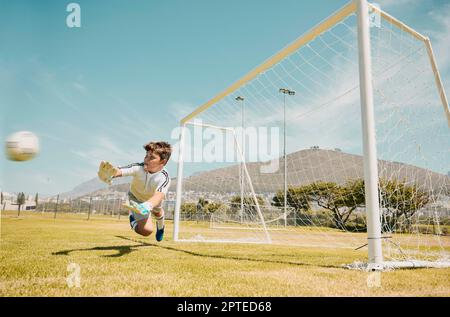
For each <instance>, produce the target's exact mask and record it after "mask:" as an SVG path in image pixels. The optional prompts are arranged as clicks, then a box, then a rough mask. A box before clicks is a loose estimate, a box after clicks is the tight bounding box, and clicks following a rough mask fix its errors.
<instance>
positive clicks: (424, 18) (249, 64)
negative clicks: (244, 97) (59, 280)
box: [0, 0, 450, 195]
mask: <svg viewBox="0 0 450 317" xmlns="http://www.w3.org/2000/svg"><path fill="white" fill-rule="evenodd" d="M70 2H71V1H62V0H53V1H32V0H29V1H24V0H18V1H6V0H2V1H1V2H0V106H1V113H2V117H1V119H0V120H1V121H0V124H1V130H0V133H1V137H2V139H4V137H5V136H6V135H8V134H10V133H12V132H15V131H19V130H30V131H34V132H35V133H36V134H37V135H38V136H39V137H40V142H41V153H40V155H39V156H38V157H37V158H36V159H34V160H32V161H29V162H25V163H16V162H11V161H8V160H6V159H5V157H4V155H1V156H0V166H1V168H2V175H1V178H0V188H1V189H2V190H3V191H8V192H17V191H25V192H29V193H33V192H37V191H38V192H40V193H42V194H44V195H48V194H55V193H59V192H64V191H68V190H70V189H72V188H73V187H74V186H76V185H78V184H79V183H81V182H83V181H86V180H89V179H91V178H93V177H95V176H96V171H97V166H98V164H99V161H100V160H102V159H103V160H109V161H111V162H112V163H114V164H117V165H124V164H128V163H130V162H136V161H141V160H142V157H143V155H144V152H143V150H142V144H144V143H146V142H147V141H149V140H169V141H171V142H172V143H174V142H176V140H171V139H170V135H171V132H172V129H173V128H174V127H176V126H178V122H179V120H180V119H181V118H182V117H183V116H185V115H187V114H188V113H189V112H191V111H192V110H194V109H195V108H196V107H198V106H199V105H201V104H202V103H204V102H205V101H207V100H208V99H210V98H211V97H212V96H214V95H215V94H217V93H218V92H220V91H222V90H223V89H224V88H225V87H228V86H229V85H230V84H231V83H233V82H235V81H236V80H237V79H239V78H240V77H241V76H243V75H244V74H246V73H247V72H248V71H249V70H251V69H253V68H254V67H255V66H257V65H258V64H260V63H261V62H263V61H264V60H266V59H267V58H268V57H270V56H272V55H273V54H274V53H276V52H277V51H279V50H280V49H281V48H283V47H284V46H286V45H287V44H288V43H290V42H292V41H293V40H295V39H296V38H297V37H298V36H299V35H301V34H303V33H304V32H306V31H307V30H309V29H310V28H311V27H312V26H314V25H315V24H317V23H318V22H320V21H321V20H323V19H324V18H326V17H327V16H329V15H330V14H331V13H333V12H334V11H336V10H337V9H339V8H340V7H342V6H343V5H344V4H346V3H347V2H348V1H346V0H333V1H329V0H316V1H298V0H278V1H275V0H264V1H261V0H227V1H224V0H221V1H219V0H209V1H206V0H178V1H177V0H164V1H154V0H147V1H142V0H141V1H138V0H136V1H127V2H125V1H100V0H89V1H82V0H79V1H74V2H77V3H78V4H79V5H80V6H81V28H68V27H67V26H66V16H67V15H68V12H66V6H67V4H69V3H70ZM378 3H380V4H381V6H382V8H383V9H385V10H386V11H387V12H389V13H391V14H392V15H394V16H396V17H397V18H399V19H401V20H402V21H404V22H405V23H407V24H409V25H411V26H412V27H413V28H415V29H417V30H418V31H419V32H421V33H423V34H426V35H428V36H430V37H431V39H432V41H433V45H434V49H435V54H436V57H437V60H438V64H439V67H440V70H441V72H442V77H443V80H444V85H445V87H446V89H447V91H450V89H449V84H450V54H449V52H450V21H449V19H448V16H447V15H448V12H450V4H449V1H438V0H432V1H431V0H430V1H419V0H397V1H394V0H384V1H378ZM168 170H169V173H171V176H172V177H174V176H175V174H176V165H175V163H174V162H171V163H169V165H168Z"/></svg>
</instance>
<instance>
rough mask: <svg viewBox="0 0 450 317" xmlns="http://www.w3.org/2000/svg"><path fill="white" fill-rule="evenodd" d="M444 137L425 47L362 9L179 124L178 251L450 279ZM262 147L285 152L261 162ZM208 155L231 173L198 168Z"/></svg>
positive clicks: (209, 163) (448, 117)
mask: <svg viewBox="0 0 450 317" xmlns="http://www.w3.org/2000/svg"><path fill="white" fill-rule="evenodd" d="M373 17H375V21H373V20H372V18H373ZM377 19H378V20H377ZM282 90H283V91H285V92H287V91H290V92H292V94H289V95H287V94H284V95H281V94H280V92H281V91H282ZM244 100H245V103H244V102H243V101H244ZM244 113H245V116H244ZM244 127H245V128H244ZM449 127H450V109H449V105H448V99H447V96H446V93H445V90H444V86H443V83H442V78H441V76H440V74H439V70H438V66H437V63H436V60H435V57H434V53H433V49H432V46H431V42H430V40H429V39H428V38H427V37H425V36H423V35H422V34H420V33H419V32H417V31H415V30H414V29H413V28H411V27H409V26H407V25H406V24H404V23H403V22H401V21H399V20H398V19H396V18H394V17H393V16H391V15H389V14H388V13H386V12H384V11H383V10H382V9H381V8H379V7H378V6H376V5H373V4H370V3H368V2H367V1H366V0H353V1H351V2H349V3H348V4H347V5H345V6H344V7H343V8H342V9H340V10H338V11H337V12H336V13H334V14H332V15H331V16H330V17H329V18H327V19H325V20H324V21H322V22H321V23H319V24H318V25H316V26H315V27H314V28H312V29H311V30H310V31H308V32H306V33H305V34H304V35H302V36H301V37H299V38H298V39H297V40H295V41H294V42H293V43H291V44H290V45H288V46H286V47H285V48H284V49H282V50H281V51H280V52H278V53H276V54H275V55H274V56H272V57H271V58H269V59H268V60H266V61H265V62H263V63H262V64H261V65H259V66H257V67H256V68H255V69H253V70H252V71H250V72H249V73H248V74H247V75H245V76H243V77H242V78H241V79H239V80H238V81H236V82H235V83H234V84H232V85H231V86H230V87H228V88H227V89H225V90H223V91H222V92H221V93H219V94H218V95H217V96H215V97H213V98H212V99H210V100H209V101H207V102H206V103H204V104H203V105H201V106H200V107H199V108H197V109H196V110H194V111H193V112H192V113H190V114H189V115H187V116H186V117H184V118H183V119H181V122H180V128H181V132H180V140H179V147H178V151H179V155H178V174H177V180H176V190H177V193H176V195H177V197H176V208H175V214H174V236H173V237H174V240H175V241H202V242H220V241H223V242H247V243H253V242H256V243H274V244H285V245H299V246H309V247H331V248H335V247H342V248H349V249H353V250H355V252H356V251H358V250H361V248H364V247H365V246H367V253H366V254H367V257H366V260H365V262H366V263H365V265H364V269H368V270H381V269H383V268H391V267H405V266H415V267H417V266H436V267H442V266H447V265H448V263H449V262H448V258H449V254H450V241H449V235H448V233H447V232H449V231H450V175H449V174H447V173H450V171H447V170H446V168H447V169H448V162H449V161H448V157H450V129H449ZM195 128H199V129H198V130H195ZM261 128H263V129H261ZM239 129H242V131H241V132H242V133H241V132H238V130H239ZM274 131H275V132H274ZM280 131H282V133H280ZM277 133H278V134H277ZM262 136H264V137H265V138H263V139H264V140H261V139H262ZM198 137H200V139H201V138H203V139H205V138H206V139H207V144H206V145H205V146H203V143H202V144H200V145H199V144H192V141H193V139H196V138H197V139H198ZM227 138H229V141H230V142H228V143H227V141H226V140H227ZM267 138H270V141H268V140H267ZM218 140H220V142H216V144H219V145H218V146H212V145H211V144H212V143H214V142H213V141H218ZM222 140H225V141H224V142H223V141H222ZM194 143H195V142H194ZM267 143H270V144H272V147H271V149H272V148H275V149H277V150H278V152H276V151H275V152H276V153H275V152H274V153H272V152H271V153H269V154H268V155H263V157H260V156H258V155H259V154H260V153H261V152H264V150H265V152H264V153H266V152H270V151H268V150H267ZM231 144H233V145H231ZM273 144H275V145H273ZM280 144H281V146H280ZM202 147H203V148H204V149H203V152H205V149H206V148H208V150H207V151H206V152H208V151H209V150H210V151H209V154H210V156H213V157H215V158H217V157H218V156H220V155H219V154H220V153H222V154H223V156H227V157H228V155H231V156H232V157H233V158H234V159H233V160H222V161H220V160H208V159H207V160H205V159H204V157H202V159H200V160H196V159H195V157H193V156H195V154H194V155H193V154H192V153H194V152H196V151H197V152H198V151H199V150H200V152H202ZM213 147H214V150H211V149H212V148H213ZM269 147H270V146H269ZM261 149H264V150H261ZM255 153H258V154H257V155H256V154H255ZM252 155H253V156H252ZM185 174H186V175H185ZM288 210H289V213H288V212H287V211H288ZM280 223H282V224H283V230H274V229H279V228H278V227H279V225H280ZM235 229H245V230H235ZM359 252H360V251H359ZM405 263H408V264H405ZM436 263H437V264H436Z"/></svg>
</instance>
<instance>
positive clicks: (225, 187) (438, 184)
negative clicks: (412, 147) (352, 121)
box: [170, 149, 450, 193]
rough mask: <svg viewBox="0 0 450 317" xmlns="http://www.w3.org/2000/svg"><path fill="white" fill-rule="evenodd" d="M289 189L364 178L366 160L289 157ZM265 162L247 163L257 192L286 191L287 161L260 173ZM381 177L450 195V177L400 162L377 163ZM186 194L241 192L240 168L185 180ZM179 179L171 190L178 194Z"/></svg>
mask: <svg viewBox="0 0 450 317" xmlns="http://www.w3.org/2000/svg"><path fill="white" fill-rule="evenodd" d="M286 160H287V171H288V173H287V174H288V176H287V183H288V186H300V185H306V184H310V183H312V182H317V181H325V182H335V183H338V184H343V183H345V181H346V180H349V179H358V178H364V168H363V157H362V156H360V155H353V154H348V153H344V152H341V151H340V150H323V149H307V150H301V151H298V152H294V153H291V154H289V155H287V156H286ZM267 165H268V162H264V163H247V169H248V172H249V175H250V178H251V180H252V184H253V186H254V188H255V191H256V192H276V191H278V190H281V189H283V184H284V176H283V171H284V160H283V159H280V161H279V168H278V170H277V172H275V173H268V174H265V173H261V167H262V166H267ZM378 170H379V173H380V175H381V177H382V178H385V179H397V180H400V181H406V182H408V183H415V184H417V185H418V186H420V188H421V189H422V190H427V191H428V190H434V191H436V190H438V191H442V192H446V193H448V192H450V177H449V176H447V175H443V174H439V173H436V172H433V171H431V170H427V169H424V168H420V167H416V166H413V165H408V164H404V163H400V162H390V161H383V160H379V161H378ZM183 188H184V191H193V192H221V193H223V192H228V193H231V192H238V191H239V165H238V164H236V165H234V166H230V167H225V168H219V169H215V170H211V171H207V172H203V173H196V174H195V175H191V176H189V177H187V178H185V179H184V180H183ZM175 189H176V180H174V181H172V183H171V188H170V190H172V191H175Z"/></svg>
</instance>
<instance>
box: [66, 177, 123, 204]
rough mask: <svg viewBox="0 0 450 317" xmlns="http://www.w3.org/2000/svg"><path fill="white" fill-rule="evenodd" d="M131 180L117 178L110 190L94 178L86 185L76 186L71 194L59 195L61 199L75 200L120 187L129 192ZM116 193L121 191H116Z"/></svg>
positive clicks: (85, 183)
mask: <svg viewBox="0 0 450 317" xmlns="http://www.w3.org/2000/svg"><path fill="white" fill-rule="evenodd" d="M129 182H130V179H129V178H116V179H114V181H113V184H114V185H113V186H111V188H108V185H106V184H105V183H103V182H102V181H100V180H99V179H98V178H97V177H96V178H93V179H91V180H88V181H86V182H84V183H81V184H80V185H78V186H76V187H75V188H74V189H72V190H71V191H69V192H65V193H61V194H59V198H60V199H75V198H78V197H81V196H84V195H87V194H91V193H93V192H97V191H105V192H108V191H111V190H114V188H116V187H118V186H119V188H121V187H120V186H122V187H126V189H124V190H123V191H126V190H128V186H129ZM116 191H119V190H117V189H116Z"/></svg>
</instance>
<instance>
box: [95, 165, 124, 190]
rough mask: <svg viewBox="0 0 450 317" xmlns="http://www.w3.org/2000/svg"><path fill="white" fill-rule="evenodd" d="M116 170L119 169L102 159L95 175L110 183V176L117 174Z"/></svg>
mask: <svg viewBox="0 0 450 317" xmlns="http://www.w3.org/2000/svg"><path fill="white" fill-rule="evenodd" d="M118 171H119V169H118V168H117V167H114V166H112V165H111V163H109V162H105V161H102V162H101V163H100V166H99V168H98V173H97V175H98V178H100V180H101V181H103V182H105V183H106V184H108V185H111V184H112V178H113V177H114V176H115V175H116V174H117V172H118Z"/></svg>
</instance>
